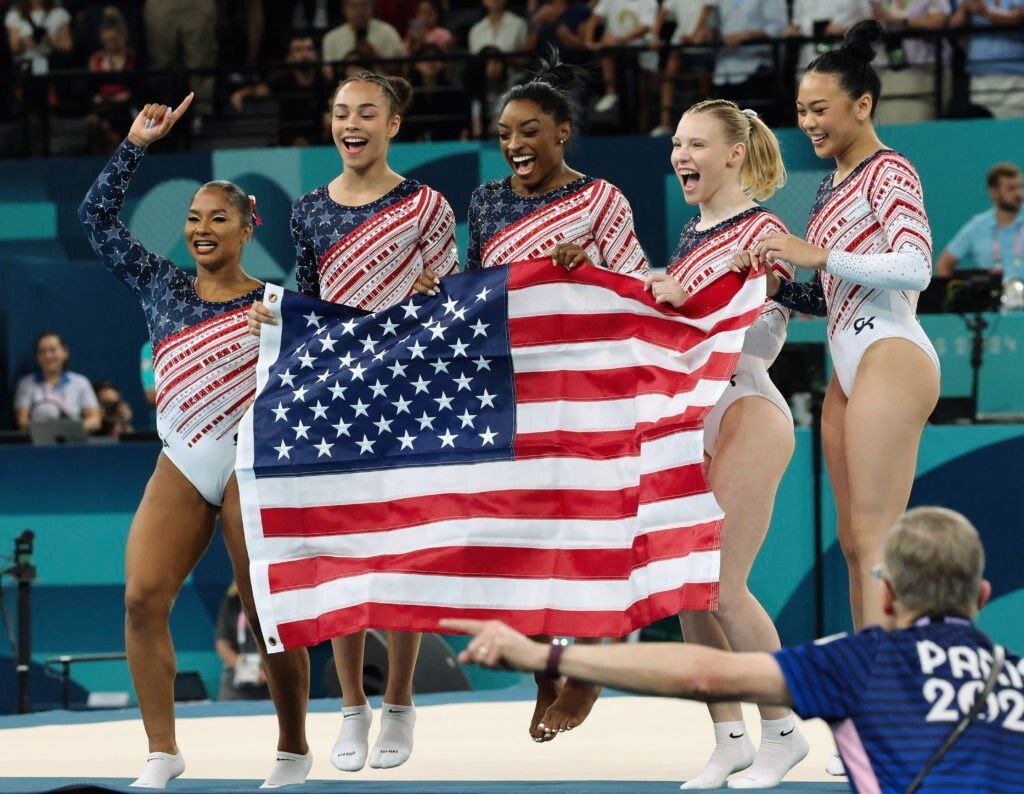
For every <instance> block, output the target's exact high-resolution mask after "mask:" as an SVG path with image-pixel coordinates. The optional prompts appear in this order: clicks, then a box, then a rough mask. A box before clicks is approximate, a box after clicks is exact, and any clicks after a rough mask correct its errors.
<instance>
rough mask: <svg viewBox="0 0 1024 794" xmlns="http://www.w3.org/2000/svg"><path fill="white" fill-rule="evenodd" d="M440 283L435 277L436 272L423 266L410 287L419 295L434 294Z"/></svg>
mask: <svg viewBox="0 0 1024 794" xmlns="http://www.w3.org/2000/svg"><path fill="white" fill-rule="evenodd" d="M440 283H441V279H439V278H438V277H437V273H435V272H434V271H433V270H431V269H430V268H429V267H426V268H423V272H422V273H420V274H419V276H418V277H417V279H416V283H415V284H413V285H412V288H413V289H414V290H415V291H416V292H418V293H419V294H420V295H436V294H437V285H438V284H440Z"/></svg>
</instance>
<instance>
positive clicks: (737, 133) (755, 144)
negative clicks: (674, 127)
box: [686, 99, 786, 201]
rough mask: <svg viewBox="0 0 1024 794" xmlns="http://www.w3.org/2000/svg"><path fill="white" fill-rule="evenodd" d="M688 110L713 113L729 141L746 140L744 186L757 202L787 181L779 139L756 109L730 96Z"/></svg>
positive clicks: (702, 103) (743, 142) (766, 197)
mask: <svg viewBox="0 0 1024 794" xmlns="http://www.w3.org/2000/svg"><path fill="white" fill-rule="evenodd" d="M686 112H687V113H710V114H711V115H713V116H714V117H715V118H716V119H717V120H718V122H719V123H720V124H721V125H722V131H723V133H724V137H725V142H726V143H727V144H729V145H730V146H734V145H736V144H737V143H742V144H743V145H744V147H745V148H746V156H745V157H744V159H743V165H742V166H741V167H740V187H742V188H743V191H744V192H745V193H746V194H747V195H748V196H750V197H751V198H752V199H755V200H756V201H764V200H765V199H768V198H771V196H772V195H773V194H774V193H775V191H776V190H778V189H779V188H780V187H782V186H783V185H784V184H786V166H785V164H784V163H783V162H782V150H781V149H780V148H779V140H778V138H776V137H775V133H774V132H772V131H771V129H770V128H769V127H768V125H767V124H765V123H764V122H763V121H761V119H760V118H759V117H758V115H757V113H755V112H754V111H753V110H740V109H739V106H738V105H737V104H736V103H735V102H730V101H729V100H727V99H708V100H706V101H704V102H698V103H697V104H696V105H694V106H693V107H691V108H690V109H689V110H687V111H686Z"/></svg>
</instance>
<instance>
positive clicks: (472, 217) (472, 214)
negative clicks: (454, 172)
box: [466, 185, 483, 270]
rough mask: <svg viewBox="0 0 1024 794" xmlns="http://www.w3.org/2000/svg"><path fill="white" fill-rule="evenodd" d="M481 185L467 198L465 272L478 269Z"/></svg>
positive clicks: (480, 244) (480, 243)
mask: <svg viewBox="0 0 1024 794" xmlns="http://www.w3.org/2000/svg"><path fill="white" fill-rule="evenodd" d="M482 196H483V185H481V186H480V187H477V188H476V189H474V190H473V193H472V194H471V195H470V197H469V250H468V251H467V252H466V270H479V269H480V266H481V265H480V249H481V246H482V242H481V240H480V203H481V198H482Z"/></svg>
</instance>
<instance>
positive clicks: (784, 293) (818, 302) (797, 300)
mask: <svg viewBox="0 0 1024 794" xmlns="http://www.w3.org/2000/svg"><path fill="white" fill-rule="evenodd" d="M772 300H774V301H775V302H776V303H778V304H781V305H782V306H785V307H786V308H787V309H792V310H793V311H795V312H799V313H800V314H813V315H815V316H816V317H824V316H825V315H826V314H828V307H827V306H826V304H825V290H824V289H822V286H821V278H820V276H819V275H818V274H817V273H815V274H814V278H812V279H811V280H810V281H786V280H783V281H782V284H781V285H780V286H779V291H778V292H776V293H775V295H774V296H772Z"/></svg>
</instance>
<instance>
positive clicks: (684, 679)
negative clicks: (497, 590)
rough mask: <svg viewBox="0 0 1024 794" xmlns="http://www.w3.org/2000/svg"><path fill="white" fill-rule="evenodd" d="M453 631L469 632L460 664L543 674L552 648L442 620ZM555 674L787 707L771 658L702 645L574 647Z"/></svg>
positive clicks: (510, 633) (495, 629)
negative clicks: (541, 672)
mask: <svg viewBox="0 0 1024 794" xmlns="http://www.w3.org/2000/svg"><path fill="white" fill-rule="evenodd" d="M441 626H442V627H443V628H445V629H449V630H452V631H460V632H464V633H467V634H473V635H475V636H474V639H473V641H472V642H471V643H470V644H469V647H468V648H466V650H464V651H463V652H462V653H461V654H459V661H460V662H463V663H471V664H479V665H481V666H483V667H499V668H500V667H504V668H512V669H514V670H522V671H524V672H540V671H543V670H544V669H545V668H546V666H547V663H548V654H549V653H550V646H548V645H544V644H542V643H539V642H534V641H532V640H530V639H529V638H527V637H524V636H523V635H522V634H520V633H519V632H517V631H514V630H513V629H511V628H509V627H508V626H506V625H505V624H504V623H500V622H498V621H488V622H486V623H485V622H483V621H478V620H442V621H441ZM558 672H559V673H561V674H562V675H567V676H569V677H570V678H575V679H579V680H583V681H589V682H592V683H595V684H603V685H606V686H612V687H616V688H619V689H627V690H631V691H634V692H644V693H650V694H655V695H664V696H667V697H685V698H690V699H693V700H701V701H705V702H714V701H725V700H745V701H747V702H751V703H760V704H764V705H778V706H792V700H791V698H790V694H789V689H788V687H787V686H786V681H785V678H784V677H783V675H782V670H781V668H780V667H779V665H778V663H777V662H776V661H775V659H774V657H772V656H771V654H767V653H729V652H727V651H719V650H715V649H713V648H705V647H703V646H701V645H683V644H678V643H664V642H658V643H643V644H640V645H574V646H572V647H570V648H566V649H565V651H564V652H563V654H562V658H561V661H560V663H559V665H558Z"/></svg>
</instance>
